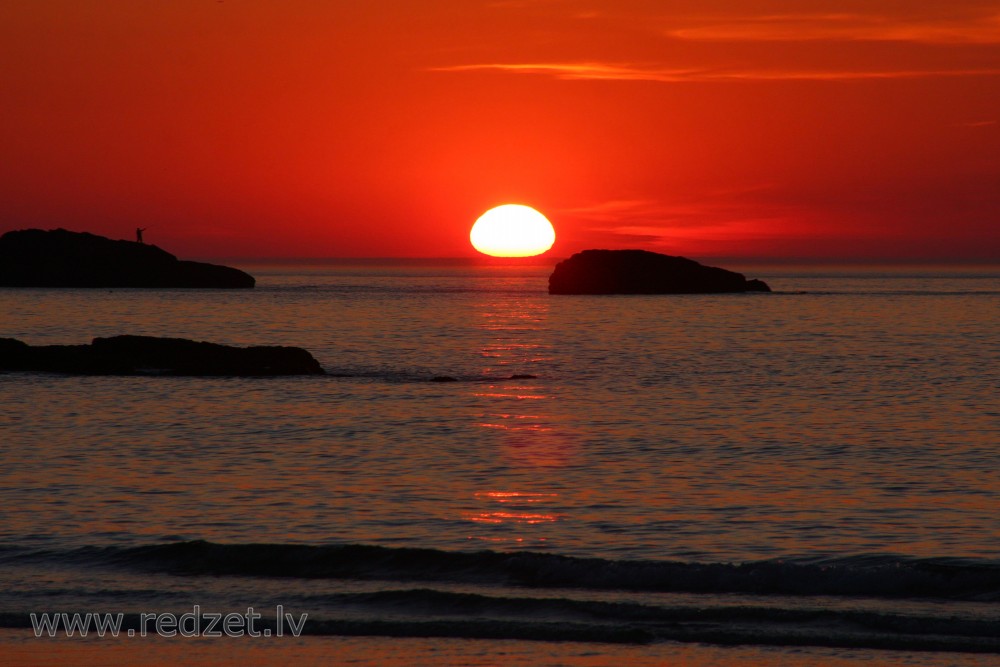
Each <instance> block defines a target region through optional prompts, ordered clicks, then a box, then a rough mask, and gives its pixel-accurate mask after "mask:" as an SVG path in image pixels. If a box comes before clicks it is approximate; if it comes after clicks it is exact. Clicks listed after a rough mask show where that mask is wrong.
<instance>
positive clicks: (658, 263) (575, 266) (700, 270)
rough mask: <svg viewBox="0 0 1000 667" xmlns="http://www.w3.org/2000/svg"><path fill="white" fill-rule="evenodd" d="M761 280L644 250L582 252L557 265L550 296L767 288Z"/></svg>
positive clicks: (675, 292) (550, 283)
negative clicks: (748, 278)
mask: <svg viewBox="0 0 1000 667" xmlns="http://www.w3.org/2000/svg"><path fill="white" fill-rule="evenodd" d="M770 291H771V288H770V287H768V286H767V284H766V283H764V282H763V281H761V280H747V279H746V277H745V276H744V275H743V274H742V273H736V272H735V271H727V270H726V269H719V268H716V267H714V266H705V265H703V264H699V263H698V262H696V261H694V260H693V259H687V258H686V257H672V256H670V255H661V254H660V253H656V252H649V251H648V250H584V251H583V252H578V253H576V254H575V255H573V256H572V257H570V258H569V259H566V260H563V261H561V262H559V263H558V264H556V268H555V270H554V271H553V272H552V275H551V276H549V294H716V293H723V292H770Z"/></svg>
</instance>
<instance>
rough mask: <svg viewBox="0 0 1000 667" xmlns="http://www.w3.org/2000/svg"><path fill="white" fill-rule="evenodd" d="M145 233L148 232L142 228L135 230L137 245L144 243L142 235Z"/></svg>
mask: <svg viewBox="0 0 1000 667" xmlns="http://www.w3.org/2000/svg"><path fill="white" fill-rule="evenodd" d="M144 231H146V230H145V229H144V228H142V227H136V228H135V241H136V243H142V233H143V232H144Z"/></svg>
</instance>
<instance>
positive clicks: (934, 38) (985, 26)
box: [666, 14, 1000, 44]
mask: <svg viewBox="0 0 1000 667" xmlns="http://www.w3.org/2000/svg"><path fill="white" fill-rule="evenodd" d="M693 23H694V25H687V26H683V27H672V28H670V29H668V30H666V34H667V36H669V37H673V38H676V39H685V40H701V41H726V42H737V41H768V42H770V41H789V42H801V41H816V40H826V41H876V42H919V43H926V44H1000V14H992V15H984V16H972V17H967V18H964V19H948V20H941V19H938V20H930V19H925V20H907V19H900V18H898V17H893V16H882V15H874V14H774V15H764V16H744V17H740V18H736V19H727V20H725V21H720V20H718V19H712V18H705V19H702V20H700V21H698V20H696V21H694V22H693Z"/></svg>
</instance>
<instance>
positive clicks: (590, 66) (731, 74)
mask: <svg viewBox="0 0 1000 667" xmlns="http://www.w3.org/2000/svg"><path fill="white" fill-rule="evenodd" d="M490 70H493V71H500V72H509V73H513V74H540V75H546V76H551V77H554V78H556V79H561V80H565V81H654V82H660V83H685V82H713V81H716V82H724V81H861V80H871V79H918V78H942V77H970V76H1000V68H966V69H898V70H891V69H885V70H848V69H844V70H811V71H810V70H794V69H766V68H746V69H718V68H714V69H709V68H704V69H697V68H664V67H654V66H643V65H634V64H628V63H598V62H587V63H482V64H473V65H453V66H448V67H433V68H430V71H434V72H475V71H490Z"/></svg>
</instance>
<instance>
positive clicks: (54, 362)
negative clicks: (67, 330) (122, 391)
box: [0, 336, 324, 376]
mask: <svg viewBox="0 0 1000 667" xmlns="http://www.w3.org/2000/svg"><path fill="white" fill-rule="evenodd" d="M0 370H7V371H47V372H53V373H71V374H77V375H228V376H265V375H323V374H324V371H323V368H322V367H321V366H320V365H319V362H317V361H316V359H314V358H313V356H312V355H311V354H309V352H307V351H306V350H303V349H302V348H300V347H284V346H263V347H231V346H229V345H218V344H216V343H201V342H196V341H193V340H187V339H184V338H155V337H152V336H112V337H110V338H95V339H94V340H93V342H92V343H91V344H90V345H40V346H31V345H28V344H26V343H24V342H22V341H19V340H17V339H15V338H0Z"/></svg>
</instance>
